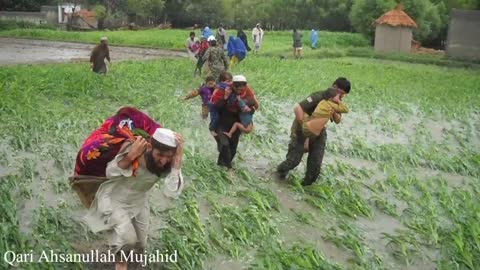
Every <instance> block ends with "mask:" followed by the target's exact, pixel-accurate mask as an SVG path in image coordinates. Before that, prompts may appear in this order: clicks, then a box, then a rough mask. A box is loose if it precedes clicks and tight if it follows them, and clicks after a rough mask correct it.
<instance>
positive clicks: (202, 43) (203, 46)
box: [193, 37, 210, 76]
mask: <svg viewBox="0 0 480 270" xmlns="http://www.w3.org/2000/svg"><path fill="white" fill-rule="evenodd" d="M209 47H210V45H209V44H208V41H207V38H206V37H202V40H201V41H200V48H199V49H198V51H197V55H195V57H196V58H197V65H196V67H195V71H194V72H193V76H197V71H198V75H202V67H203V64H205V61H203V55H204V54H205V52H206V51H207V50H208V48H209Z"/></svg>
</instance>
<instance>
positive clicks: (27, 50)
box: [0, 38, 187, 65]
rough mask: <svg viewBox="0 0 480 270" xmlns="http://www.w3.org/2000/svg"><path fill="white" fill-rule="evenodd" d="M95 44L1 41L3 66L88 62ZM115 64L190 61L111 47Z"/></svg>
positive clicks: (162, 52) (157, 51)
mask: <svg viewBox="0 0 480 270" xmlns="http://www.w3.org/2000/svg"><path fill="white" fill-rule="evenodd" d="M93 47H95V44H85V43H74V42H59V41H46V40H31V39H15V38H0V65H12V64H43V63H66V62H88V61H89V58H90V52H91V51H92V49H93ZM109 47H110V57H111V59H112V61H113V62H115V61H119V60H133V59H155V58H164V57H187V54H186V53H184V52H177V51H169V50H160V49H147V48H137V47H120V46H109Z"/></svg>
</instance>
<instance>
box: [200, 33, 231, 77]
mask: <svg viewBox="0 0 480 270" xmlns="http://www.w3.org/2000/svg"><path fill="white" fill-rule="evenodd" d="M207 41H208V42H209V43H210V48H208V49H207V51H206V52H205V54H204V55H203V57H202V59H203V61H206V62H208V68H209V69H210V75H212V76H213V77H214V78H215V80H216V81H217V82H218V79H219V76H220V73H222V71H225V70H228V60H227V57H226V56H225V52H224V51H223V48H220V47H218V46H217V40H216V39H215V37H214V36H210V37H209V38H208V39H207Z"/></svg>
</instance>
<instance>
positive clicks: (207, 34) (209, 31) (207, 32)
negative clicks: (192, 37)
mask: <svg viewBox="0 0 480 270" xmlns="http://www.w3.org/2000/svg"><path fill="white" fill-rule="evenodd" d="M210 36H213V31H212V29H210V27H208V26H205V28H203V30H202V37H205V38H208V37H210Z"/></svg>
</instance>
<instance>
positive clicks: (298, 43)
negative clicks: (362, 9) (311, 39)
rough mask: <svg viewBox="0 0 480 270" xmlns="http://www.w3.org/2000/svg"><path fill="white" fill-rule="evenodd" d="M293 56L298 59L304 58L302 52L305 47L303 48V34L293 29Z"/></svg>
mask: <svg viewBox="0 0 480 270" xmlns="http://www.w3.org/2000/svg"><path fill="white" fill-rule="evenodd" d="M292 37H293V56H294V57H295V58H296V59H298V58H300V57H302V51H303V47H302V45H303V44H302V37H303V34H302V32H300V31H297V29H293V35H292Z"/></svg>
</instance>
